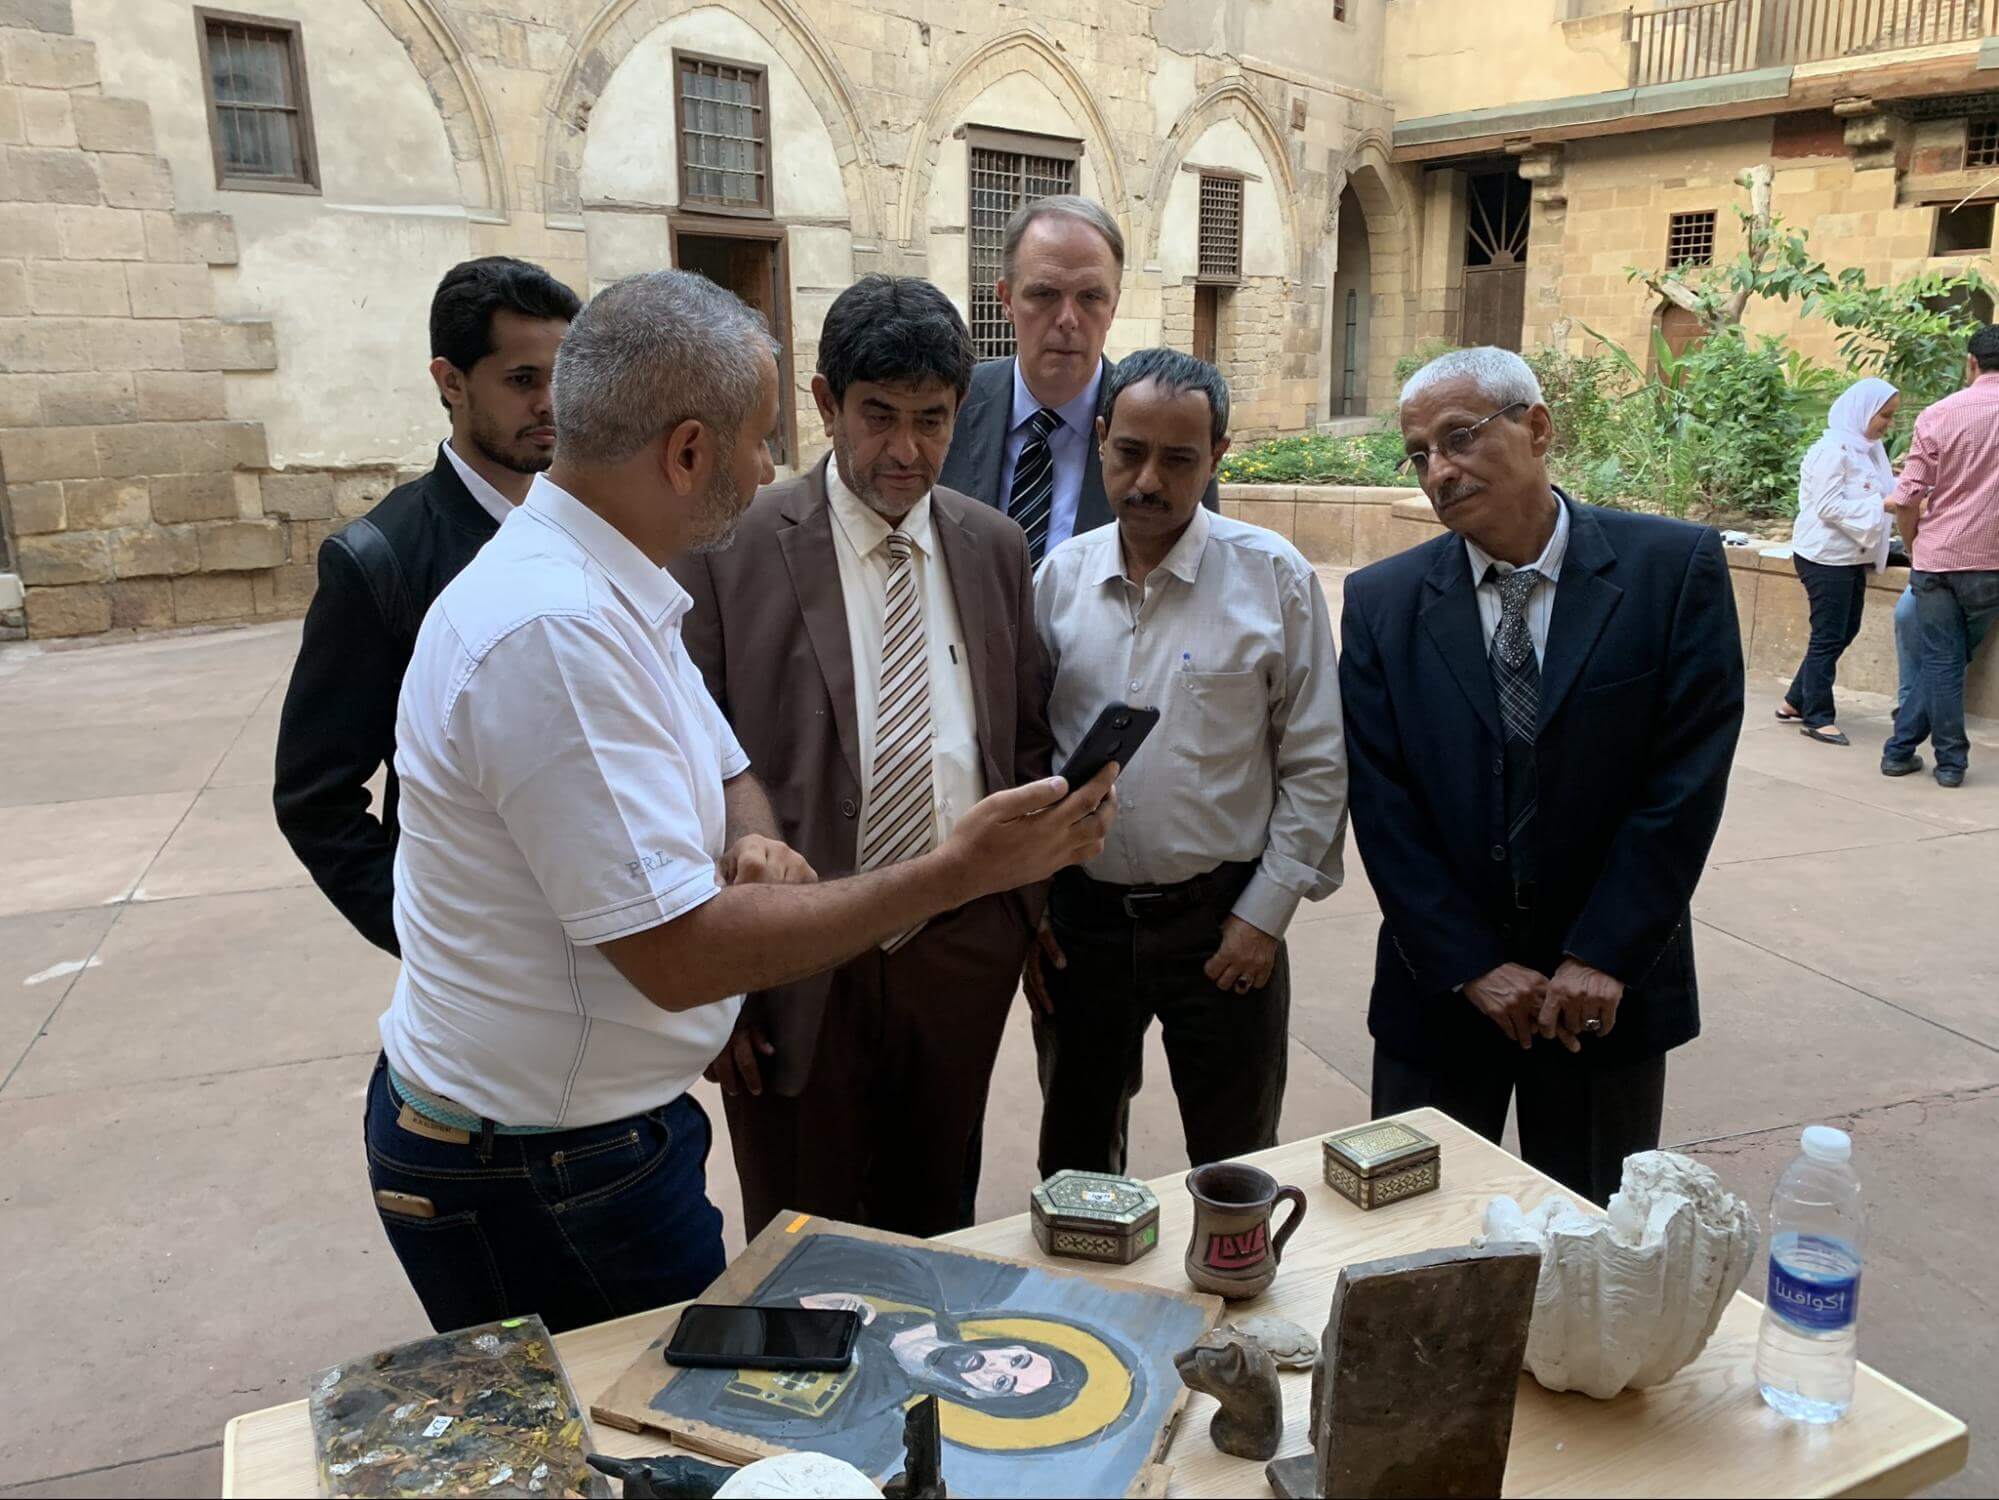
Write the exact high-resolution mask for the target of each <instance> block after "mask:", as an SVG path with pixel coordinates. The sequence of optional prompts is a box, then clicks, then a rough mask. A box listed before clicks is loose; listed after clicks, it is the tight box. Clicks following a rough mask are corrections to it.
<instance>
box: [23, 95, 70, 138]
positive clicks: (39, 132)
mask: <svg viewBox="0 0 1999 1500" xmlns="http://www.w3.org/2000/svg"><path fill="white" fill-rule="evenodd" d="M20 95H21V138H22V141H23V143H24V144H26V145H30V146H60V147H66V148H69V149H71V150H74V149H75V147H76V120H75V117H74V116H73V115H72V114H71V113H70V106H69V95H68V94H66V93H63V92H61V91H60V90H57V89H22V90H21V91H20Z"/></svg>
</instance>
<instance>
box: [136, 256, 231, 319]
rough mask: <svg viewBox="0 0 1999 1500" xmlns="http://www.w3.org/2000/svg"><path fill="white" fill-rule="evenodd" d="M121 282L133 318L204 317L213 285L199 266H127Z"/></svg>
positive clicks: (210, 304) (211, 299)
mask: <svg viewBox="0 0 1999 1500" xmlns="http://www.w3.org/2000/svg"><path fill="white" fill-rule="evenodd" d="M125 282H126V285H127V286H128V287H129V288H130V290H131V294H132V316H133V317H135V318H207V317H213V316H214V314H215V286H214V283H213V282H212V281H211V280H210V279H209V274H208V267H207V266H203V265H128V266H126V267H125Z"/></svg>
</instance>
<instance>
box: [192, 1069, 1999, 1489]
mask: <svg viewBox="0 0 1999 1500" xmlns="http://www.w3.org/2000/svg"><path fill="white" fill-rule="evenodd" d="M1402 1118H1404V1119H1406V1120H1407V1121H1408V1122H1409V1123H1410V1124H1411V1125H1413V1126H1415V1127H1416V1128H1417V1129H1418V1130H1421V1131H1422V1132H1423V1133H1424V1134H1426V1135H1428V1136H1430V1137H1431V1138H1432V1139H1434V1140H1436V1141H1437V1142H1438V1144H1439V1145H1440V1146H1441V1147H1442V1148H1443V1164H1444V1185H1443V1187H1442V1188H1440V1189H1439V1190H1438V1191H1436V1192H1434V1193H1429V1194H1426V1195H1425V1196H1423V1197H1421V1198H1412V1199H1409V1200H1407V1201H1406V1202H1402V1203H1397V1204H1393V1205H1391V1206H1389V1207H1387V1208H1378V1209H1375V1210H1374V1211H1373V1212H1372V1213H1362V1212H1361V1211H1360V1210H1359V1209H1357V1208H1355V1207H1354V1206H1353V1205H1352V1204H1350V1203H1348V1202H1346V1201H1345V1200H1344V1199H1343V1198H1341V1197H1340V1196H1339V1195H1338V1194H1337V1193H1335V1192H1334V1191H1333V1190H1332V1189H1331V1188H1329V1187H1326V1186H1325V1185H1324V1181H1323V1179H1322V1177H1321V1175H1320V1166H1321V1163H1320V1156H1319V1142H1318V1139H1317V1137H1313V1138H1312V1139H1309V1140H1304V1141H1298V1142H1295V1143H1293V1144H1291V1145H1287V1146H1279V1147H1277V1148H1276V1149H1275V1150H1272V1151H1265V1152H1261V1153H1259V1154H1258V1155H1256V1156H1254V1157H1252V1158H1250V1160H1252V1161H1254V1162H1255V1163H1256V1164H1257V1165H1259V1166H1261V1167H1263V1168H1264V1169H1265V1170H1266V1171H1268V1172H1271V1173H1274V1174H1275V1175H1276V1176H1277V1178H1278V1179H1279V1180H1280V1181H1283V1182H1293V1183H1296V1184H1298V1185H1299V1186H1300V1187H1302V1188H1304V1189H1305V1196H1306V1200H1307V1204H1308V1211H1307V1213H1306V1216H1305V1221H1304V1223H1303V1225H1302V1226H1301V1227H1300V1228H1299V1230H1298V1234H1297V1236H1296V1237H1295V1238H1294V1239H1293V1240H1292V1241H1291V1244H1290V1246H1289V1248H1288V1250H1287V1251H1286V1254H1285V1257H1284V1266H1283V1269H1282V1270H1281V1271H1279V1273H1278V1276H1277V1280H1276V1282H1275V1284H1274V1285H1273V1286H1272V1287H1271V1289H1270V1290H1269V1291H1268V1292H1266V1293H1265V1294H1264V1295H1263V1296H1262V1297H1259V1298H1258V1299H1256V1300H1255V1301H1254V1302H1250V1303H1246V1304H1243V1305H1242V1308H1241V1309H1240V1310H1241V1311H1243V1312H1268V1313H1275V1314H1276V1315H1278V1316H1279V1317H1286V1318H1290V1319H1291V1320H1292V1321H1293V1322H1296V1323H1300V1324H1302V1325H1304V1326H1305V1327H1306V1328H1309V1329H1311V1330H1313V1331H1314V1332H1317V1331H1318V1330H1319V1329H1320V1328H1322V1327H1323V1326H1324V1325H1325V1321H1326V1310H1327V1308H1328V1307H1330V1306H1331V1303H1332V1295H1333V1283H1334V1281H1335V1280H1336V1279H1337V1278H1338V1276H1339V1269H1340V1267H1341V1266H1343V1265H1346V1264H1347V1263H1349V1262H1351V1261H1356V1260H1371V1259H1374V1258H1376V1257H1378V1256H1383V1255H1400V1254H1406V1253H1408V1252H1411V1251H1416V1250H1428V1249H1434V1248H1437V1247H1439V1246H1443V1245H1454V1244H1463V1243H1464V1242H1465V1241H1466V1240H1468V1239H1469V1238H1470V1237H1471V1236H1472V1235H1473V1234H1476V1233H1477V1232H1478V1229H1479V1224H1480V1220H1481V1218H1482V1216H1483V1214H1484V1211H1485V1205H1486V1203H1487V1201H1488V1200H1490V1199H1491V1198H1492V1197H1494V1196H1495V1195H1496V1194H1500V1193H1505V1194H1507V1195H1508V1196H1510V1197H1513V1198H1515V1199H1517V1200H1519V1202H1520V1203H1521V1204H1522V1205H1523V1206H1525V1207H1527V1208H1530V1209H1531V1208H1532V1207H1533V1206H1534V1205H1535V1204H1537V1203H1539V1202H1540V1201H1541V1200H1542V1199H1543V1198H1546V1197H1548V1196H1549V1195H1550V1194H1552V1193H1557V1192H1560V1191H1561V1189H1559V1188H1558V1187H1557V1186H1556V1185H1555V1184H1554V1183H1553V1182H1551V1181H1549V1180H1548V1179H1547V1178H1545V1177H1543V1176H1541V1175H1540V1174H1539V1173H1538V1172H1535V1171H1534V1170H1533V1169H1531V1168H1530V1167H1528V1166H1526V1165H1525V1164H1524V1163H1522V1162H1520V1161H1519V1160H1517V1159H1516V1158H1514V1157H1512V1156H1509V1155H1508V1154H1507V1153H1506V1152H1504V1151H1502V1150H1500V1148H1499V1147H1497V1146H1494V1145H1492V1144H1491V1143H1489V1142H1487V1141H1484V1140H1481V1139H1480V1138H1479V1137H1477V1136H1475V1135H1473V1134H1472V1133H1471V1132H1470V1131H1468V1130H1466V1129H1465V1128H1464V1127H1463V1126H1461V1125H1459V1124H1458V1123H1457V1122H1456V1121H1455V1120H1451V1119H1448V1118H1446V1117H1445V1116H1443V1115H1441V1114H1439V1113H1437V1112H1436V1111H1435V1110H1427V1109H1426V1110H1416V1111H1414V1112H1412V1113H1410V1114H1408V1115H1406V1116H1403V1117H1402ZM1183 1176H1184V1174H1183V1173H1179V1172H1175V1173H1172V1174H1171V1175H1169V1176H1166V1177H1162V1178H1159V1179H1158V1180H1157V1181H1155V1182H1154V1183H1153V1184H1152V1187H1153V1190H1154V1191H1155V1192H1157V1193H1158V1194H1159V1199H1160V1205H1161V1220H1160V1246H1159V1248H1158V1249H1157V1250H1155V1251H1153V1252H1152V1253H1151V1254H1150V1255H1147V1256H1145V1257H1143V1258H1142V1259H1140V1260H1138V1261H1135V1262H1134V1263H1133V1264H1131V1265H1129V1266H1103V1267H1098V1268H1096V1271H1095V1274H1097V1275H1100V1276H1103V1277H1105V1278H1108V1279H1112V1280H1129V1281H1134V1282H1139V1283H1142V1284H1145V1285H1151V1286H1161V1287H1171V1288H1174V1289H1175V1290H1179V1289H1182V1288H1184V1287H1185V1285H1186V1282H1185V1278H1184V1276H1183V1275H1182V1272H1181V1267H1180V1260H1181V1254H1182V1252H1183V1250H1184V1248H1185V1243H1186V1239H1187V1236H1188V1235H1189V1233H1190V1232H1191V1230H1192V1222H1193V1216H1192V1212H1191V1206H1190V1204H1189V1202H1188V1198H1187V1193H1186V1189H1185V1188H1184V1187H1183V1186H1182V1185H1181V1178H1182V1177H1183ZM1564 1196H1567V1195H1566V1194H1565V1195H1564ZM948 1240H949V1242H950V1243H953V1244H958V1245H964V1246H966V1247H968V1248H971V1249H974V1250H984V1251H987V1252H990V1253H994V1254H1001V1255H1012V1256H1016V1257H1018V1258H1020V1259H1022V1260H1026V1261H1034V1262H1038V1263H1043V1264H1057V1262H1051V1261H1047V1260H1046V1259H1045V1258H1044V1257H1042V1256H1041V1254H1040V1252H1039V1250H1038V1249H1037V1248H1036V1247H1035V1244H1034V1234H1033V1229H1032V1226H1031V1225H1030V1224H1029V1222H1028V1218H1027V1215H1026V1214H1025V1213H1022V1214H1019V1215H1017V1216H1015V1217H1014V1218H1011V1219H1003V1220H999V1221H997V1222H995V1223H992V1224H982V1225H979V1226H978V1227H976V1228H973V1229H968V1230H965V1231H964V1232H962V1233H960V1234H955V1235H951V1236H949V1237H948ZM1063 1264H1066V1263H1063ZM1762 1313H1763V1308H1762V1305H1761V1304H1760V1303H1758V1302H1756V1301H1755V1300H1754V1299H1753V1298H1751V1297H1749V1296H1748V1295H1746V1294H1738V1295H1737V1297H1736V1298H1735V1300H1734V1302H1733V1303H1732V1304H1731V1305H1730V1306H1729V1308H1728V1310H1727V1311H1726V1312H1725V1313H1724V1314H1723V1315H1722V1320H1721V1326H1720V1327H1719V1328H1718V1329H1717V1330H1716V1333H1715V1337H1714V1339H1713V1341H1712V1342H1710V1343H1709V1345H1708V1347H1707V1349H1706V1351H1705V1352H1704V1353H1703V1354H1702V1355H1701V1357H1700V1358H1699V1359H1698V1360H1696V1361H1695V1362H1694V1363H1693V1364H1691V1365H1689V1366H1688V1367H1687V1368H1686V1369H1685V1370H1682V1371H1681V1372H1680V1373H1679V1375H1678V1376H1676V1377H1675V1378H1674V1379H1673V1380H1672V1381H1671V1382H1669V1383H1668V1384H1666V1385H1664V1386H1661V1387H1659V1388H1658V1389H1656V1390H1652V1391H1636V1392H1629V1393H1627V1394H1625V1395H1623V1396H1620V1397H1618V1398H1617V1399H1616V1400H1615V1401H1608V1402H1601V1401H1593V1400H1591V1399H1590V1398H1589V1397H1587V1396H1579V1395H1575V1394H1569V1395H1560V1396H1558V1395H1555V1394H1553V1393H1551V1392H1549V1391H1545V1390H1543V1389H1542V1388H1541V1387H1540V1386H1539V1385H1537V1384H1535V1383H1534V1380H1533V1378H1532V1377H1531V1376H1523V1377H1522V1378H1521V1382H1520V1392H1519V1396H1518V1400H1517V1402H1516V1405H1515V1407H1514V1413H1513V1446H1512V1450H1511V1452H1510V1454H1509V1456H1508V1460H1507V1466H1506V1487H1505V1490H1504V1493H1505V1494H1507V1495H1522V1496H1525V1495H1537V1496H1538V1495H1550V1496H1553V1495H1578V1496H1588V1495H1726V1496H1734V1495H1855V1496H1870V1497H1871V1496H1877V1495H1883V1496H1885V1495H1908V1494H1913V1493H1914V1492H1915V1491H1917V1490H1919V1489H1923V1488H1925V1487H1927V1486H1929V1485H1932V1484H1936V1483H1937V1482H1939V1481H1940V1480H1943V1479H1947V1478H1949V1477H1950V1476H1951V1475H1952V1474H1955V1473H1956V1472H1957V1471H1958V1470H1959V1469H1961V1468H1963V1467H1964V1461H1965V1455H1966V1454H1967V1452H1968V1451H1969V1440H1968V1438H1967V1436H1966V1433H1965V1427H1964V1423H1962V1422H1960V1421H1959V1420H1958V1419H1957V1418H1955V1417H1953V1416H1951V1415H1950V1414H1949V1413H1948V1412H1945V1411H1941V1410H1939V1409H1938V1408H1937V1407H1935V1406H1933V1405H1931V1404H1930V1403H1929V1402H1928V1401H1925V1400H1923V1399H1922V1398H1921V1397H1920V1396H1917V1395H1915V1394H1913V1393H1911V1392H1910V1391H1907V1390H1905V1389H1904V1388H1903V1387H1901V1386H1900V1385H1897V1384H1896V1383H1895V1382H1894V1381H1892V1380H1889V1379H1888V1378H1886V1377H1885V1376H1883V1375H1881V1374H1880V1373H1879V1372H1877V1371H1875V1370H1874V1369H1872V1368H1871V1367H1869V1366H1867V1365H1862V1366H1861V1368H1860V1378H1859V1384H1858V1388H1857V1391H1856V1394H1855V1402H1854V1408H1853V1411H1852V1412H1851V1413H1850V1414H1849V1415H1848V1416H1847V1418H1846V1420H1844V1421H1842V1422H1838V1423H1835V1424H1834V1425H1832V1426H1831V1427H1821V1428H1804V1427H1796V1426H1793V1425H1791V1424H1790V1423H1788V1422H1785V1421H1784V1420H1783V1419H1782V1418H1780V1417H1778V1416H1777V1415H1776V1414H1775V1413H1774V1412H1771V1411H1769V1410H1768V1409H1766V1408H1765V1407H1764V1405H1763V1403H1762V1401H1761V1400H1760V1399H1759V1398H1758V1397H1757V1394H1756V1387H1755V1381H1754V1379H1753V1377H1752V1375H1751V1360H1752V1359H1753V1357H1754V1354H1755V1349H1756V1330H1757V1324H1758V1321H1759V1319H1760V1318H1761V1317H1762ZM1233 1315H1234V1310H1232V1311H1231V1316H1233ZM663 1322H664V1319H663V1318H662V1315H661V1313H659V1312H650V1313H640V1314H637V1315H635V1316H633V1317H629V1318H620V1319H618V1320H617V1321H615V1322H610V1323H599V1324H597V1325H595V1326H594V1327H590V1328H579V1329H577V1330H575V1331H574V1332H572V1333H566V1334H558V1335H557V1336H556V1340H555V1342H556V1347H557V1348H558V1349H560V1350H561V1352H562V1359H563V1363H564V1365H565V1366H566V1367H567V1368H568V1370H569V1376H570V1380H571V1383H572V1384H574V1386H575V1387H576V1392H577V1394H578V1395H579V1396H581V1397H583V1398H584V1399H586V1400H587V1399H589V1398H591V1397H592V1396H594V1395H596V1394H598V1393H600V1392H603V1391H607V1390H609V1389H610V1387H611V1385H612V1384H613V1383H614V1382H615V1381H616V1380H617V1379H618V1377H619V1376H620V1375H621V1374H622V1373H623V1372H624V1371H625V1370H626V1369H627V1368H628V1367H629V1366H630V1365H631V1363H632V1361H633V1359H635V1358H636V1357H637V1356H638V1354H639V1353H640V1352H641V1351H642V1350H643V1349H644V1348H645V1347H646V1345H647V1344H648V1343H649V1342H651V1340H652V1339H653V1338H654V1337H655V1336H656V1335H657V1334H658V1333H659V1331H660V1328H661V1326H662V1324H663ZM420 1331H421V1330H418V1329H412V1330H411V1332H412V1334H414V1333H417V1332H420ZM1866 1345H1867V1333H1866V1328H1865V1324H1864V1320H1863V1325H1862V1329H1861V1347H1862V1348H1863V1349H1865V1348H1866ZM1283 1382H1284V1398H1285V1413H1286V1426H1285V1437H1284V1447H1283V1448H1282V1450H1280V1451H1281V1452H1282V1453H1283V1454H1284V1455H1285V1456H1287V1457H1289V1456H1291V1455H1293V1454H1299V1453H1304V1452H1307V1451H1309V1447H1310V1445H1309V1444H1308V1443H1307V1442H1306V1440H1305V1423H1306V1416H1307V1410H1306V1409H1307V1406H1308V1395H1309V1390H1310V1384H1311V1381H1310V1377H1309V1376H1307V1375H1305V1374H1302V1373H1300V1374H1289V1373H1287V1374H1286V1375H1284V1376H1283ZM1213 1409H1214V1408H1213V1404H1212V1402H1211V1400H1210V1398H1208V1397H1206V1396H1195V1397H1193V1398H1192V1399H1191V1400H1190V1401H1189V1403H1188V1405H1187V1406H1186V1408H1185V1409H1184V1410H1183V1412H1182V1415H1181V1420H1180V1422H1179V1424H1178V1427H1177V1428H1176V1430H1175V1432H1174V1435H1173V1439H1172V1441H1171V1442H1170V1443H1169V1444H1168V1446H1167V1450H1166V1458H1165V1461H1166V1462H1167V1463H1169V1464H1171V1465H1172V1466H1173V1474H1172V1479H1171V1484H1170V1488H1169V1489H1168V1493H1169V1494H1173V1495H1215V1496H1232V1495H1262V1494H1265V1493H1267V1487H1266V1485H1265V1484H1264V1480H1263V1474H1262V1466H1261V1465H1258V1464H1255V1463H1251V1462H1249V1461H1247V1460H1245V1459H1237V1458H1229V1457H1226V1456H1225V1455H1223V1454H1220V1453H1217V1452H1216V1451H1215V1449H1214V1447H1213V1446H1212V1445H1211V1444H1210V1443H1209V1442H1208V1435H1207V1427H1208V1418H1209V1417H1210V1416H1211V1415H1212V1413H1213ZM596 1437H597V1440H598V1444H599V1450H600V1451H602V1452H605V1453H611V1454H615V1455H617V1456H618V1457H621V1458H640V1457H645V1456H648V1455H651V1454H659V1453H668V1452H672V1451H674V1449H673V1445H672V1444H670V1443H668V1442H667V1441H666V1440H665V1439H663V1438H661V1437H659V1436H658V1435H657V1434H653V1433H626V1432H618V1431H616V1430H614V1429H611V1428H609V1427H605V1426H601V1425H600V1426H599V1427H598V1428H597V1430H596ZM315 1484H316V1479H315V1476H314V1473H313V1466H312V1429H311V1426H310V1423H309V1422H308V1420H307V1417H306V1409H305V1403H304V1402H303V1401H293V1402H290V1403H288V1404H286V1405H283V1406H273V1407H268V1408H266V1409H265V1410H263V1411H258V1412H252V1413H250V1414H248V1415H247V1416H241V1417H237V1418H236V1419H235V1420H234V1421H232V1422H230V1424H229V1426H228V1428H227V1430H226V1431H225V1432H224V1434H223V1450H222V1493H223V1494H224V1495H229V1496H239V1495H240V1496H274V1497H283V1496H295V1495H310V1494H312V1493H313V1492H314V1488H315Z"/></svg>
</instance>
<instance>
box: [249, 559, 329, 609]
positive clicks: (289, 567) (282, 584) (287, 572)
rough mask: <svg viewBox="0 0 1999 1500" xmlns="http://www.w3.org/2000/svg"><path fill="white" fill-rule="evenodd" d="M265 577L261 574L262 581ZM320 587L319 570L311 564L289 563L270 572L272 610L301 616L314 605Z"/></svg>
mask: <svg viewBox="0 0 1999 1500" xmlns="http://www.w3.org/2000/svg"><path fill="white" fill-rule="evenodd" d="M263 576H264V575H262V574H259V575H258V577H259V578H260V579H261V578H262V577H263ZM318 587H319V570H318V569H317V568H315V567H314V566H313V565H312V564H311V563H287V564H286V565H285V566H284V567H282V568H273V569H271V572H270V590H271V608H272V610H273V611H275V612H277V613H280V614H299V613H301V612H303V611H304V609H305V607H306V606H307V605H308V604H310V603H312V596H313V594H314V592H315V591H316V590H317V589H318Z"/></svg>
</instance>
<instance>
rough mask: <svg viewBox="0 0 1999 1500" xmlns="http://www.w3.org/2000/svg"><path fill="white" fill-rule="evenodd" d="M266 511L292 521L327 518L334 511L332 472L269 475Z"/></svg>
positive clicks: (266, 482) (265, 484) (265, 483)
mask: <svg viewBox="0 0 1999 1500" xmlns="http://www.w3.org/2000/svg"><path fill="white" fill-rule="evenodd" d="M263 487H264V511H265V513H266V514H267V515H273V516H283V517H284V518H285V519H286V520H288V521H324V520H330V519H331V518H332V516H333V514H334V507H333V476H332V475H331V474H266V475H264V476H263Z"/></svg>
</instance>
